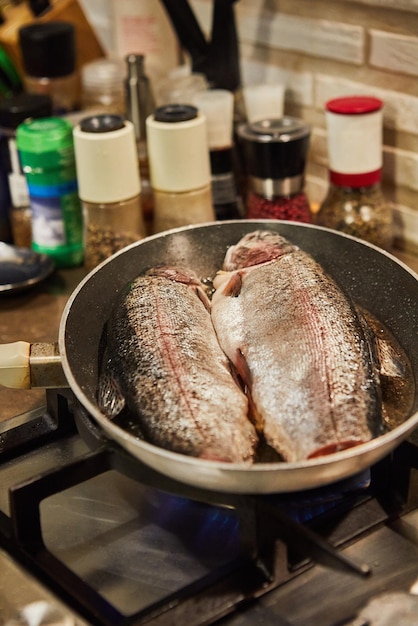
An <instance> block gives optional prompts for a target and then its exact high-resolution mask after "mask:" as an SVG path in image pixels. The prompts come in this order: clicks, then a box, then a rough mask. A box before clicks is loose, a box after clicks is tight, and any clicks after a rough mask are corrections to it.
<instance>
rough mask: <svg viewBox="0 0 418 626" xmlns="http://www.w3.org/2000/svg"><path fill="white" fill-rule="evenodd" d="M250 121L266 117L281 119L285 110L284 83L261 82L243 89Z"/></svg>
mask: <svg viewBox="0 0 418 626" xmlns="http://www.w3.org/2000/svg"><path fill="white" fill-rule="evenodd" d="M242 92H243V96H244V103H245V111H246V115H247V121H248V123H250V124H252V123H253V122H258V121H260V120H266V119H280V118H281V117H283V112H284V93H285V88H284V86H283V85H280V84H277V83H274V84H273V83H272V84H270V83H259V84H254V85H247V86H246V87H244V88H243V90H242Z"/></svg>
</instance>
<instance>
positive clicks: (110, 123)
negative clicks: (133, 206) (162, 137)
mask: <svg viewBox="0 0 418 626" xmlns="http://www.w3.org/2000/svg"><path fill="white" fill-rule="evenodd" d="M73 135H74V151H75V159H76V169H77V180H78V192H79V196H80V198H81V199H82V200H84V201H85V202H91V203H95V204H112V203H115V202H122V201H124V200H128V199H129V198H133V197H135V196H136V195H138V194H139V193H140V191H141V180H140V175H139V163H138V154H137V148H136V141H135V131H134V127H133V124H132V123H131V122H129V121H128V120H123V119H122V118H121V117H119V116H117V115H97V116H90V117H88V118H86V119H84V120H81V122H80V123H79V124H78V125H77V126H76V127H75V128H74V131H73Z"/></svg>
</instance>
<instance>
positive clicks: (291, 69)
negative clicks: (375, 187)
mask: <svg viewBox="0 0 418 626" xmlns="http://www.w3.org/2000/svg"><path fill="white" fill-rule="evenodd" d="M190 5H191V6H192V7H193V10H194V12H195V14H196V16H197V17H198V20H199V23H200V24H201V27H202V29H203V30H204V31H205V32H206V33H209V31H210V26H211V14H212V0H190ZM235 11H236V17H237V26H238V34H239V40H240V52H241V70H242V78H243V84H250V83H254V82H280V83H283V84H284V85H285V87H286V101H285V113H287V114H291V115H298V116H300V117H303V118H304V119H305V120H306V121H307V122H309V123H310V124H311V126H312V141H311V148H310V155H309V163H308V167H307V177H306V184H307V192H308V195H309V197H310V199H311V201H312V202H313V204H315V205H317V204H318V203H320V201H321V200H322V198H323V196H324V194H325V192H326V189H327V184H328V183H327V149H326V131H325V120H324V113H323V108H324V103H325V102H326V101H327V100H328V99H329V98H332V97H336V96H339V95H345V94H354V93H358V94H365V93H367V94H371V95H375V96H378V97H380V98H381V99H382V100H383V102H384V103H385V106H384V155H383V160H384V167H383V173H384V191H385V194H386V197H387V199H388V201H389V202H391V203H392V205H393V208H394V213H395V223H396V235H397V239H396V243H397V247H399V248H401V249H404V250H407V251H409V252H414V253H418V0H357V1H356V2H353V1H351V0H315V2H313V1H312V0H239V1H238V2H237V3H236V4H235Z"/></svg>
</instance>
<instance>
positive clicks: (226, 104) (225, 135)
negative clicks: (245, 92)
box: [194, 89, 243, 220]
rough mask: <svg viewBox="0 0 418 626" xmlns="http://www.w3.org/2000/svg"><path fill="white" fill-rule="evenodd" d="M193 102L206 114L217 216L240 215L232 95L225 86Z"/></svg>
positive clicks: (210, 91)
mask: <svg viewBox="0 0 418 626" xmlns="http://www.w3.org/2000/svg"><path fill="white" fill-rule="evenodd" d="M194 102H195V104H196V106H197V108H198V109H199V111H201V113H203V115H205V117H206V128H207V132H208V147H209V157H210V166H211V179H212V195H213V206H214V208H215V215H216V219H217V220H230V219H239V218H242V216H243V207H242V199H241V197H240V196H239V194H238V190H237V184H236V179H235V172H234V168H235V159H234V145H233V116H234V94H233V93H232V92H231V91H228V90H226V89H212V90H207V91H202V92H200V93H198V94H196V95H195V97H194Z"/></svg>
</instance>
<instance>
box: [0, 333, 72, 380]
mask: <svg viewBox="0 0 418 626" xmlns="http://www.w3.org/2000/svg"><path fill="white" fill-rule="evenodd" d="M0 385H3V386H4V387H12V388H14V389H36V388H42V389H53V388H62V387H68V386H69V385H68V382H67V379H66V378H65V375H64V371H63V369H62V364H61V356H60V353H59V350H58V344H57V343H32V344H31V343H27V342H26V341H15V342H13V343H4V344H1V345H0Z"/></svg>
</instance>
